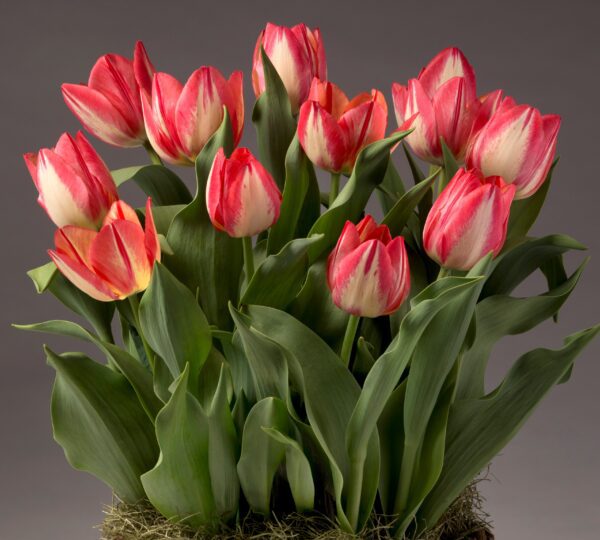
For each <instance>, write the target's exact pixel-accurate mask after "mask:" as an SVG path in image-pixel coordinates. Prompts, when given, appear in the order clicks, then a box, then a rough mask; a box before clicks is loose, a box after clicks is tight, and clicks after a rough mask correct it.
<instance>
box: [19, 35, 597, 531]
mask: <svg viewBox="0 0 600 540" xmlns="http://www.w3.org/2000/svg"><path fill="white" fill-rule="evenodd" d="M248 56H249V57H250V56H252V55H251V51H249V54H248ZM326 66H327V63H326V58H325V52H324V46H323V37H322V35H321V32H320V31H319V30H318V29H311V28H308V27H307V26H306V25H304V24H299V25H297V26H294V27H291V28H288V27H284V26H277V25H274V24H268V25H267V26H266V28H265V29H264V30H263V31H262V32H261V33H260V35H259V37H258V40H257V43H256V47H255V50H254V55H253V67H252V85H253V88H254V91H255V94H256V96H257V104H256V108H255V112H254V114H253V115H252V118H253V122H254V123H255V127H256V130H257V133H258V143H259V144H258V147H259V148H258V152H257V154H256V156H255V155H254V154H253V153H252V152H251V151H250V150H248V149H247V148H245V147H242V146H239V145H240V143H241V139H242V134H243V131H244V119H245V112H244V100H243V77H242V73H241V72H240V71H235V72H234V73H233V74H232V75H231V76H230V77H229V78H228V79H227V78H225V77H224V76H223V74H222V73H221V71H219V70H218V69H217V68H215V67H212V66H202V67H199V68H197V69H196V70H195V71H193V72H192V74H191V75H190V76H189V78H188V79H187V81H186V82H185V84H181V83H180V82H179V81H178V80H177V79H175V78H174V77H172V76H171V75H169V74H167V73H165V72H162V71H157V70H156V68H155V67H154V65H153V64H152V63H151V61H150V59H149V56H148V54H147V52H146V49H145V48H144V46H143V45H142V43H141V42H138V43H137V45H136V47H135V51H134V55H133V60H129V59H127V58H125V57H122V56H120V55H116V54H107V55H105V56H103V57H101V58H100V59H99V60H98V61H97V62H96V64H95V65H94V67H93V69H92V71H91V73H90V76H89V80H88V83H87V84H85V85H84V84H64V85H63V95H64V98H65V101H66V103H67V105H68V106H69V108H70V109H71V110H72V111H73V113H74V114H75V116H77V118H78V119H79V120H80V122H81V124H82V125H83V127H84V128H85V129H86V130H87V131H88V132H89V133H91V134H92V135H94V136H95V137H97V138H98V139H100V140H101V141H104V142H106V143H109V144H111V145H114V146H118V147H123V148H126V147H136V146H143V147H144V148H145V149H146V151H147V153H148V156H149V161H150V163H149V164H148V165H144V166H140V167H129V168H126V169H121V170H113V171H111V170H110V169H109V168H108V166H107V165H106V164H105V162H104V161H103V159H102V158H101V157H100V155H99V154H98V153H97V151H96V150H95V149H94V148H93V147H92V145H91V144H90V142H89V141H88V140H87V138H86V136H85V135H84V134H83V133H81V132H79V133H77V134H76V135H75V136H71V135H69V134H68V133H65V134H63V135H61V136H60V138H59V139H58V142H57V143H56V145H55V147H54V148H52V149H50V148H43V149H41V150H39V151H38V152H35V153H28V154H25V156H24V157H25V162H26V165H27V168H28V169H29V172H30V174H31V177H32V179H33V182H34V185H35V187H36V188H37V191H38V193H39V197H38V202H39V204H40V205H41V206H42V208H44V210H45V211H46V213H47V214H48V216H49V218H50V220H51V221H52V222H53V223H54V225H56V230H55V234H54V247H53V248H52V249H50V250H49V252H48V253H49V256H50V259H51V260H50V261H49V262H47V264H45V265H44V266H41V267H39V268H36V269H34V270H32V271H31V272H30V273H29V274H30V276H31V277H32V279H33V280H34V282H35V284H36V286H37V289H38V291H40V292H43V291H46V290H47V291H49V292H51V293H52V294H53V295H55V296H56V297H57V298H58V299H59V300H61V302H63V304H65V305H66V306H68V307H69V308H71V309H72V310H74V311H75V312H76V313H77V314H78V315H80V316H82V317H84V318H85V319H87V321H88V322H89V325H90V329H86V328H82V327H80V326H78V325H76V324H75V323H74V322H69V321H49V322H46V323H39V324H35V325H28V326H22V327H21V328H24V329H27V330H36V331H48V332H50V333H53V334H57V333H58V334H65V335H68V336H74V335H75V336H77V337H79V338H83V339H86V340H87V341H89V342H90V343H92V344H94V345H96V346H98V348H99V351H100V352H101V353H102V354H103V355H105V356H106V358H107V364H106V365H105V364H102V363H99V362H96V361H94V360H92V359H90V358H88V357H86V356H85V355H83V354H75V355H74V354H73V353H70V354H65V355H61V354H56V353H54V352H53V351H52V350H50V349H47V351H46V352H47V357H48V361H49V363H50V365H51V366H52V367H54V369H55V370H56V377H57V384H56V385H55V387H54V392H53V407H52V414H53V426H54V431H55V438H56V440H57V442H58V443H59V444H61V445H62V446H63V448H64V449H65V453H66V456H67V458H68V459H69V460H70V461H71V463H72V464H73V465H75V466H76V467H77V468H79V469H83V470H86V471H89V472H91V473H93V474H95V475H96V476H98V477H99V478H100V479H101V480H103V481H104V482H106V483H107V484H109V485H110V486H111V488H112V489H113V490H114V491H115V492H116V494H117V495H118V496H119V497H120V498H121V499H122V500H124V501H126V502H131V503H135V502H138V501H140V500H142V499H147V500H148V501H149V502H150V503H151V504H152V505H153V506H154V507H155V508H156V509H157V511H158V512H160V513H161V514H163V515H164V516H165V517H167V518H169V519H170V520H175V521H184V522H185V523H186V524H187V525H189V526H191V527H193V528H196V529H199V530H203V531H204V530H211V531H212V530H215V529H218V528H219V527H220V526H221V525H222V524H232V523H233V522H234V521H235V520H236V519H238V520H240V521H242V522H243V519H244V516H243V514H242V513H243V511H245V509H249V512H252V513H257V514H262V515H264V516H273V515H275V516H276V517H277V516H279V515H280V514H285V513H289V512H290V511H291V510H294V509H295V510H296V511H298V512H301V513H302V512H307V513H311V512H319V513H322V514H325V515H326V516H328V517H329V518H331V522H332V523H333V522H336V523H337V524H338V526H339V527H340V528H342V529H343V530H345V531H347V532H348V533H356V532H358V531H360V530H361V529H363V527H364V526H365V524H366V523H368V521H369V518H370V517H371V514H372V512H374V511H375V503H374V501H377V512H378V513H379V514H381V515H385V516H391V517H392V518H393V519H392V518H390V522H389V524H388V525H389V530H390V533H391V535H393V536H394V537H395V538H403V537H404V536H403V535H404V534H406V535H408V536H409V537H417V536H418V537H421V533H424V532H425V531H427V530H428V529H430V528H432V527H434V526H435V525H436V523H438V521H439V519H440V518H441V516H442V515H443V514H444V512H445V511H446V510H447V508H448V506H449V505H450V503H451V502H452V501H453V500H454V499H455V498H456V497H457V496H459V495H460V493H461V491H462V490H463V489H465V488H466V487H467V486H468V485H469V484H470V483H471V482H472V481H473V478H474V477H475V476H476V475H477V474H478V473H479V471H480V470H481V469H483V468H485V467H486V466H487V465H488V463H489V462H490V460H492V459H493V458H494V456H495V455H496V454H497V453H498V452H499V451H500V450H501V449H502V447H503V446H504V445H505V444H506V443H507V442H508V441H509V440H510V438H511V437H512V436H513V435H514V434H515V432H516V431H517V429H518V428H519V427H520V426H521V424H522V423H523V420H524V419H525V418H526V417H527V416H528V415H529V414H530V413H531V411H532V409H533V407H534V406H535V405H536V404H537V403H538V402H539V401H540V400H541V398H542V397H543V396H544V395H545V394H546V393H547V391H548V390H549V389H550V388H551V387H552V386H553V385H555V384H557V383H558V382H562V381H564V380H565V379H566V378H568V374H569V373H570V369H571V366H572V364H573V362H574V359H575V356H576V355H577V353H579V352H580V350H581V349H583V347H584V346H585V345H586V344H587V343H588V342H589V341H590V340H591V338H592V337H593V336H594V335H595V334H596V333H597V332H598V327H594V328H591V329H589V330H586V331H583V332H580V333H578V334H575V335H573V336H570V337H569V338H568V339H567V340H566V341H565V345H564V347H562V348H561V349H558V350H555V351H548V350H546V349H536V350H535V351H532V352H530V353H528V354H526V355H524V356H522V357H521V358H519V359H518V360H517V361H516V362H515V366H514V368H513V369H511V370H510V371H509V372H508V374H507V375H506V378H505V379H504V381H503V382H502V383H501V384H500V386H498V388H496V389H495V390H494V391H493V392H492V393H489V394H488V393H486V389H485V385H484V382H485V371H486V365H487V361H488V358H489V355H490V352H491V351H492V349H493V347H494V345H495V343H496V342H497V341H498V340H500V339H501V338H502V337H503V336H504V335H509V334H515V333H521V332H525V331H527V330H529V329H531V328H533V327H534V326H535V325H536V324H538V323H540V322H542V321H544V320H546V319H549V318H553V317H555V316H556V314H557V313H558V311H559V310H560V308H561V307H562V305H563V303H564V302H565V301H566V300H567V298H568V296H569V294H570V293H571V292H572V290H573V288H574V287H575V285H576V283H577V280H578V279H579V276H580V274H581V270H582V268H579V269H577V270H576V271H575V272H573V273H572V274H571V275H569V274H568V272H567V271H566V269H565V268H564V262H563V258H562V254H563V253H565V252H566V251H568V250H569V249H581V246H580V244H579V243H577V242H576V241H575V240H573V239H571V238H569V237H567V236H561V235H551V236H547V237H542V238H535V237H532V236H531V235H530V233H529V229H530V227H531V226H532V225H533V223H534V222H535V219H536V217H537V215H538V212H539V210H540V208H541V206H542V204H543V201H544V197H545V196H546V193H547V191H548V188H549V177H550V174H551V172H552V169H553V164H554V163H555V152H556V145H557V136H558V131H559V127H560V118H559V117H558V116H556V115H551V114H550V115H542V114H541V113H540V112H539V111H538V110H537V109H535V108H534V107H532V106H529V105H519V104H517V103H516V102H515V101H514V100H513V99H512V98H511V97H508V96H505V94H504V91H502V90H493V91H491V92H488V93H484V94H480V93H479V90H478V88H477V85H476V77H475V70H474V68H473V66H471V64H470V63H469V62H468V60H467V58H466V57H465V55H464V54H463V53H462V52H461V51H460V50H458V49H456V48H448V49H445V50H443V51H441V52H440V53H439V54H438V55H437V56H435V58H433V60H431V62H430V63H429V64H428V65H427V66H426V67H425V68H424V69H423V70H422V71H421V72H420V74H418V76H417V77H415V78H412V79H410V80H409V81H408V82H407V83H406V84H398V83H396V84H394V85H393V87H392V89H391V95H392V99H393V105H394V109H395V115H396V119H397V124H398V125H397V129H395V128H391V129H390V128H388V108H387V104H386V99H385V97H384V93H383V92H382V91H381V90H376V89H373V90H371V91H370V92H363V93H360V94H358V95H357V96H356V97H354V98H352V99H350V98H348V97H347V96H346V94H345V93H344V92H343V91H342V90H341V89H340V88H339V87H338V86H336V85H335V84H334V83H332V82H331V81H329V80H328V78H327V67H326ZM399 146H402V147H403V148H404V150H405V153H406V156H407V158H408V160H409V165H410V167H409V168H410V170H411V172H412V174H413V180H414V183H415V185H413V186H412V187H408V186H405V184H404V183H403V181H402V179H401V178H400V175H399V174H398V172H397V171H396V169H395V163H394V160H393V159H392V153H393V151H394V150H395V149H396V148H398V147H399ZM398 153H399V152H398ZM257 156H258V157H257ZM417 158H420V159H421V160H423V161H424V162H426V164H428V165H429V166H430V175H429V176H427V177H426V175H425V174H424V173H423V172H421V170H420V169H421V164H420V163H419V161H418V159H417ZM165 163H167V164H169V165H193V166H194V167H195V172H196V195H195V196H194V197H193V196H192V195H191V194H190V191H189V190H188V187H187V185H186V184H185V182H184V181H182V180H181V179H180V178H179V176H178V174H177V172H176V169H173V168H168V167H167V166H165ZM316 168H317V169H323V170H325V171H327V172H329V173H331V183H330V185H329V188H328V189H327V188H326V189H325V190H324V191H323V192H321V189H322V186H323V185H326V181H322V182H321V183H319V181H318V179H317V171H316ZM127 181H133V182H135V183H136V184H137V186H138V187H139V188H141V190H143V191H144V192H145V195H146V205H145V207H144V208H139V209H134V208H133V207H132V206H130V205H129V204H128V203H126V202H125V201H123V200H121V198H120V194H119V188H120V186H121V184H122V183H123V182H127ZM375 194H377V195H378V196H379V202H380V206H381V208H380V210H373V208H374V206H373V204H372V199H373V198H374V197H373V196H374V195H375ZM367 207H368V209H369V212H367ZM378 214H379V215H378ZM374 216H375V217H374ZM537 269H540V270H541V271H542V272H543V273H544V274H545V275H546V276H547V277H548V290H547V291H546V292H545V293H544V294H542V295H540V296H537V297H532V298H516V297H513V296H511V292H512V291H513V290H514V289H515V288H516V287H517V286H518V285H519V284H520V283H521V281H523V280H524V279H526V278H527V277H528V276H529V275H530V274H531V273H532V272H534V271H535V270H537ZM116 320H118V324H115V322H116ZM117 329H119V332H118V334H117V335H115V333H116V332H117ZM523 396H526V399H525V398H523ZM424 464H425V465H426V466H424ZM282 494H284V495H283V496H282ZM283 501H286V502H285V504H284V502H283Z"/></svg>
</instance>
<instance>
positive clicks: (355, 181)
mask: <svg viewBox="0 0 600 540" xmlns="http://www.w3.org/2000/svg"><path fill="white" fill-rule="evenodd" d="M409 133H410V130H409V131H401V132H397V133H394V134H392V135H390V136H389V137H388V138H386V139H382V140H380V141H376V142H374V143H371V144H370V145H368V146H366V147H365V148H363V149H362V150H361V151H360V153H359V154H358V158H357V160H356V164H355V165H354V170H353V171H352V175H351V176H350V179H349V180H348V182H347V183H346V185H345V186H344V188H343V189H342V190H341V191H340V193H339V195H338V196H337V197H336V199H335V201H334V203H333V204H332V205H331V207H330V208H329V209H328V210H327V211H326V212H325V213H323V214H322V215H321V217H320V218H319V219H318V220H317V221H316V222H315V224H314V225H313V227H312V229H311V230H310V234H311V235H312V234H324V235H325V240H324V242H323V243H321V244H318V245H316V246H313V248H312V249H311V250H310V258H311V262H313V261H315V260H316V259H318V258H319V256H320V255H322V254H323V253H324V252H326V251H327V250H328V249H329V248H331V247H333V245H335V243H336V242H337V239H338V237H339V235H340V233H341V232H342V229H343V227H344V224H345V223H346V221H347V220H350V221H353V222H356V221H357V220H358V219H359V218H360V216H361V214H362V212H363V210H364V209H365V206H366V204H367V202H368V201H369V198H370V197H371V193H373V190H374V189H375V188H376V187H377V186H378V185H379V184H380V183H381V182H382V181H383V178H384V176H385V174H386V171H387V168H388V163H389V161H390V150H391V149H392V147H393V146H395V145H396V144H398V142H400V141H401V140H402V139H403V138H404V137H406V136H407V135H408V134H409Z"/></svg>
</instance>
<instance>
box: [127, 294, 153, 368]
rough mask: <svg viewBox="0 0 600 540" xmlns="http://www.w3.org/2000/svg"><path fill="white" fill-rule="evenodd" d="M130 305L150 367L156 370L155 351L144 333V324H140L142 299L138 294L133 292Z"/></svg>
mask: <svg viewBox="0 0 600 540" xmlns="http://www.w3.org/2000/svg"><path fill="white" fill-rule="evenodd" d="M129 305H130V306H131V312H132V314H133V319H134V322H135V326H136V329H137V333H138V335H139V336H140V339H141V340H142V345H143V346H144V352H145V353H146V358H147V359H148V364H150V368H151V369H152V371H153V372H154V351H153V350H152V349H151V348H150V345H148V342H147V341H146V338H145V337H144V334H143V333H142V325H141V324H140V301H139V300H138V297H137V294H132V295H131V296H130V297H129Z"/></svg>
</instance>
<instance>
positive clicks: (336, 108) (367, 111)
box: [298, 79, 387, 174]
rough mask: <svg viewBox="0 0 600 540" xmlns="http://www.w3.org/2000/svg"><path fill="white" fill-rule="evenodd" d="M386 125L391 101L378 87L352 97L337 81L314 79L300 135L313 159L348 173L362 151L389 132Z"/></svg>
mask: <svg viewBox="0 0 600 540" xmlns="http://www.w3.org/2000/svg"><path fill="white" fill-rule="evenodd" d="M386 126H387V104H386V102H385V97H384V96H383V94H382V93H381V92H379V91H378V90H371V93H370V94H369V93H367V92H364V93H362V94H359V95H358V96H356V97H355V98H354V99H352V100H349V99H348V98H347V97H346V94H344V92H342V91H341V90H340V89H339V88H338V87H337V86H336V85H335V84H333V83H330V82H322V81H320V80H319V79H313V82H312V85H311V89H310V95H309V97H308V100H307V101H305V102H304V104H303V105H302V107H301V108H300V115H299V117H298V139H299V141H300V144H301V145H302V148H303V149H304V152H305V153H306V155H307V156H308V157H309V159H310V160H311V161H312V162H313V163H315V164H316V165H318V166H319V167H321V168H323V169H325V170H327V171H330V172H332V173H340V172H344V173H346V174H348V173H350V172H351V171H352V168H353V167H354V163H355V162H356V158H357V156H358V153H359V152H360V151H361V150H362V149H363V148H364V147H365V146H367V145H368V144H370V143H372V142H374V141H377V140H379V139H382V138H383V137H384V136H385V129H386Z"/></svg>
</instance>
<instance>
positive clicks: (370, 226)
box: [356, 214, 392, 245]
mask: <svg viewBox="0 0 600 540" xmlns="http://www.w3.org/2000/svg"><path fill="white" fill-rule="evenodd" d="M356 231H357V232H358V236H359V238H360V242H361V243H362V242H365V241H367V240H379V241H380V242H382V243H383V244H384V245H387V244H388V243H389V242H391V240H392V236H391V234H390V229H389V228H388V227H387V225H377V222H376V221H375V220H374V219H373V217H372V216H370V215H368V214H367V215H366V216H365V217H364V218H363V219H361V220H360V222H359V223H358V225H356Z"/></svg>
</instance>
